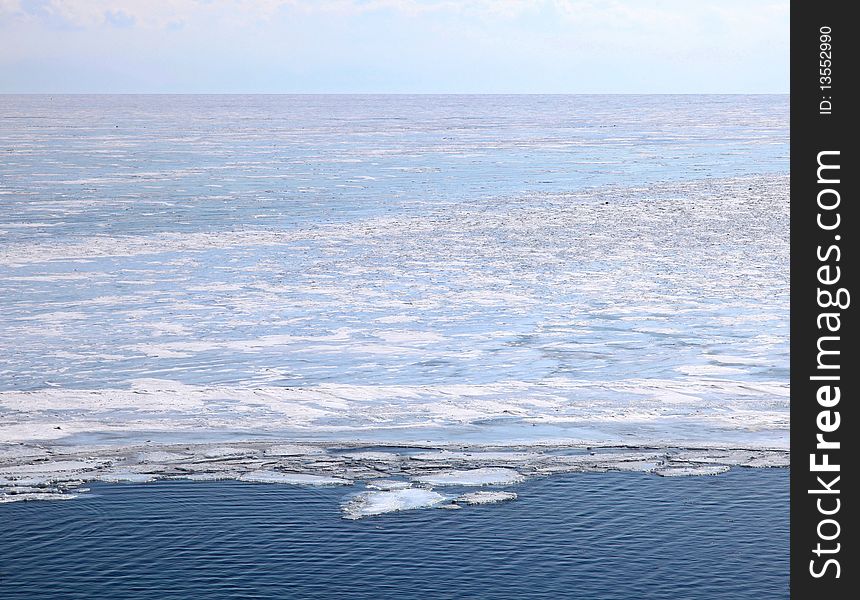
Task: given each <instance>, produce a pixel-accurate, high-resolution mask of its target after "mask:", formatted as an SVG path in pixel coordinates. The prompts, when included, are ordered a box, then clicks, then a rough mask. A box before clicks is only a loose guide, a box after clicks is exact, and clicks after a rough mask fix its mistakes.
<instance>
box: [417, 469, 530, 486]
mask: <svg viewBox="0 0 860 600" xmlns="http://www.w3.org/2000/svg"><path fill="white" fill-rule="evenodd" d="M522 480H523V476H522V475H520V474H519V473H518V472H517V471H514V470H513V469H505V468H495V467H486V468H483V469H467V470H464V471H441V472H439V473H432V474H430V475H422V476H420V477H415V481H420V482H421V483H428V484H430V485H499V484H509V483H517V482H518V481H522Z"/></svg>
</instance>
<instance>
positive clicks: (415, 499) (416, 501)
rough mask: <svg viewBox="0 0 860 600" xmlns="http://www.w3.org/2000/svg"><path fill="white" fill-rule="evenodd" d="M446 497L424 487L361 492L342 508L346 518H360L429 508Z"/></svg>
mask: <svg viewBox="0 0 860 600" xmlns="http://www.w3.org/2000/svg"><path fill="white" fill-rule="evenodd" d="M445 499H446V498H445V496H443V495H442V494H440V493H438V492H434V491H432V490H425V489H422V488H407V489H402V490H384V491H373V492H361V493H360V494H358V495H357V496H354V497H353V498H350V499H349V500H348V501H347V502H345V503H344V505H343V507H342V509H343V516H344V518H345V519H360V518H362V517H370V516H372V515H381V514H383V513H389V512H395V511H400V510H412V509H416V508H429V507H431V506H434V505H436V504H439V503H440V502H442V501H444V500H445Z"/></svg>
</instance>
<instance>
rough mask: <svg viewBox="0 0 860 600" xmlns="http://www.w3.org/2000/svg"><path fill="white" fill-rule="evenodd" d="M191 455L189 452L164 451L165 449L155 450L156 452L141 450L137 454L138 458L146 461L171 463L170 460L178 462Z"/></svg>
mask: <svg viewBox="0 0 860 600" xmlns="http://www.w3.org/2000/svg"><path fill="white" fill-rule="evenodd" d="M188 458H189V455H187V454H179V453H177V452H164V451H160V450H159V451H154V452H141V453H139V454H138V455H137V460H139V461H140V462H144V463H169V462H178V461H181V460H187V459H188Z"/></svg>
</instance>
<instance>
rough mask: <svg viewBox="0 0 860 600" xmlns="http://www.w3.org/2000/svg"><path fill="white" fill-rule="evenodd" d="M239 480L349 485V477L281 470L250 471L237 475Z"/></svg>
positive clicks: (350, 482)
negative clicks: (284, 471)
mask: <svg viewBox="0 0 860 600" xmlns="http://www.w3.org/2000/svg"><path fill="white" fill-rule="evenodd" d="M239 480H240V481H253V482H256V483H290V484H293V485H351V484H352V481H350V480H349V479H342V478H340V477H328V476H326V475H311V474H308V473H283V472H281V471H251V472H250V473H244V474H242V475H240V476H239Z"/></svg>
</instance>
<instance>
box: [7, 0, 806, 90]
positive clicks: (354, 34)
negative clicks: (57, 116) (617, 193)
mask: <svg viewBox="0 0 860 600" xmlns="http://www.w3.org/2000/svg"><path fill="white" fill-rule="evenodd" d="M788 87H789V2H788V0H603V1H591V0H460V1H457V0H0V93H665V94H681V93H788Z"/></svg>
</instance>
